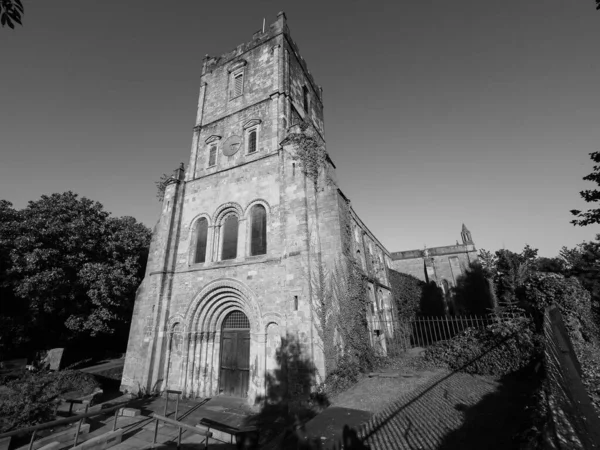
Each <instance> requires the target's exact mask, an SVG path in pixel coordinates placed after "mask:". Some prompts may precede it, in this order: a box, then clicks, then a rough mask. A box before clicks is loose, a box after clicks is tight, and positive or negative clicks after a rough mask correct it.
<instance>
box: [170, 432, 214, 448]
mask: <svg viewBox="0 0 600 450" xmlns="http://www.w3.org/2000/svg"><path fill="white" fill-rule="evenodd" d="M207 439H208V437H207ZM180 448H181V427H179V435H178V436H177V450H180Z"/></svg>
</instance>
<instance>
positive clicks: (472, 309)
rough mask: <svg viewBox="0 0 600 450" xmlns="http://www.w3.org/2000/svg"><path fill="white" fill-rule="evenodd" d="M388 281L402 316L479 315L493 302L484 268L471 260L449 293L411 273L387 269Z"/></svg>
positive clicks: (484, 312)
mask: <svg viewBox="0 0 600 450" xmlns="http://www.w3.org/2000/svg"><path fill="white" fill-rule="evenodd" d="M389 273H390V284H391V287H392V292H393V293H394V298H395V299H396V306H397V308H398V315H399V316H400V317H403V318H413V317H417V316H443V315H445V314H449V315H451V316H454V315H464V314H477V315H483V314H487V313H489V312H490V308H493V307H494V305H495V296H494V292H493V289H492V284H491V282H490V280H489V279H488V276H487V274H486V273H485V269H483V267H481V265H480V264H477V263H472V264H471V265H470V266H469V268H468V269H467V271H466V272H465V273H464V274H462V275H460V276H459V277H458V279H457V284H456V287H454V288H452V293H451V295H450V293H448V295H444V292H443V291H442V289H441V288H440V287H439V286H437V285H436V284H435V282H433V281H432V282H429V283H426V282H424V281H422V280H420V279H418V278H416V277H414V276H412V275H409V274H405V273H401V272H397V271H395V270H392V269H390V271H389Z"/></svg>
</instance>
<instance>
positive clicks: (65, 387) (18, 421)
mask: <svg viewBox="0 0 600 450" xmlns="http://www.w3.org/2000/svg"><path fill="white" fill-rule="evenodd" d="M0 386H1V387H0V418H1V419H0V433H5V432H8V431H12V430H15V429H18V428H23V427H26V426H31V425H36V424H38V423H43V422H48V421H50V420H52V419H53V413H54V408H55V406H56V404H57V402H58V401H60V400H59V397H60V396H61V395H63V394H66V393H68V392H72V391H77V392H80V393H81V395H87V394H90V393H92V392H93V390H94V388H96V387H98V386H99V383H98V382H97V381H96V380H95V378H94V376H93V375H90V374H86V373H83V372H78V371H73V370H63V371H60V372H49V371H42V372H23V373H22V374H21V375H20V376H18V377H14V378H11V379H6V378H5V379H3V380H0Z"/></svg>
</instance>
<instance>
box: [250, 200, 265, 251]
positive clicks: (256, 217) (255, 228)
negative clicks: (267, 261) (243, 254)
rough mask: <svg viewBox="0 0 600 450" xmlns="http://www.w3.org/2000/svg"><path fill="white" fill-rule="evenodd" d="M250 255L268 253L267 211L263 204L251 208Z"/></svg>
mask: <svg viewBox="0 0 600 450" xmlns="http://www.w3.org/2000/svg"><path fill="white" fill-rule="evenodd" d="M250 216H251V222H252V228H251V230H252V231H251V235H250V255H251V256H255V255H265V254H266V253H267V211H266V210H265V207H264V206H263V205H255V206H253V207H252V210H251V214H250Z"/></svg>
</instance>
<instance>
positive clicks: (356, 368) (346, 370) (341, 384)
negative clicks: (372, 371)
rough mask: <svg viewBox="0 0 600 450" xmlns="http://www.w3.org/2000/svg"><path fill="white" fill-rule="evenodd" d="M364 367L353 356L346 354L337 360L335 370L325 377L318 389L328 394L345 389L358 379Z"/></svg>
mask: <svg viewBox="0 0 600 450" xmlns="http://www.w3.org/2000/svg"><path fill="white" fill-rule="evenodd" d="M362 369H363V368H362V367H361V365H360V364H359V363H358V361H356V360H355V359H353V358H349V357H348V356H346V355H344V356H341V357H340V358H339V359H338V360H337V364H336V367H335V369H334V370H332V371H331V372H330V373H329V374H328V375H327V378H325V382H324V383H322V384H321V386H319V388H318V391H319V392H323V393H326V394H328V395H332V394H335V393H337V392H341V391H344V390H346V389H348V388H349V387H350V386H352V385H353V384H355V383H356V382H357V381H358V377H359V376H360V374H361V372H363V371H364V370H362Z"/></svg>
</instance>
